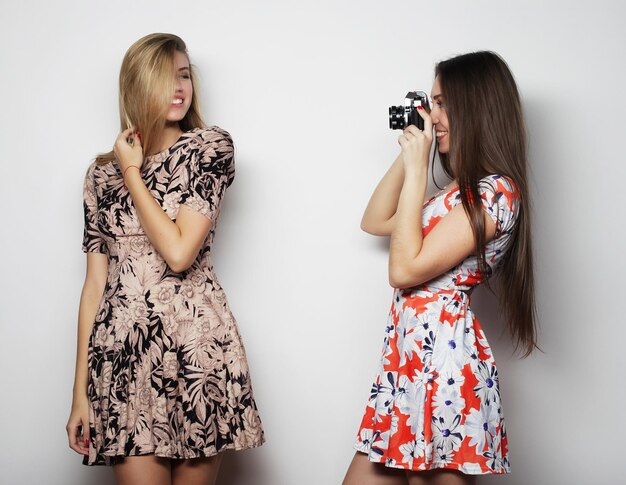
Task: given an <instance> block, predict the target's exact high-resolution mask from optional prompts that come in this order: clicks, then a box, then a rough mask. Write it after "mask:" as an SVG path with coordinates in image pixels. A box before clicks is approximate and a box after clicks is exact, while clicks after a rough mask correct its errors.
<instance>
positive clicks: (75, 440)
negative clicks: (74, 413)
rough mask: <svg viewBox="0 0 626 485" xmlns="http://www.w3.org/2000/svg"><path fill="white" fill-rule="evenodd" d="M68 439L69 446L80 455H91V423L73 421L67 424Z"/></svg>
mask: <svg viewBox="0 0 626 485" xmlns="http://www.w3.org/2000/svg"><path fill="white" fill-rule="evenodd" d="M66 430H67V438H68V442H69V446H70V448H71V449H73V450H74V451H75V452H76V453H78V454H80V455H88V454H89V441H88V440H89V421H87V422H86V423H85V422H84V419H79V420H77V421H71V420H70V422H69V423H68V424H67V427H66Z"/></svg>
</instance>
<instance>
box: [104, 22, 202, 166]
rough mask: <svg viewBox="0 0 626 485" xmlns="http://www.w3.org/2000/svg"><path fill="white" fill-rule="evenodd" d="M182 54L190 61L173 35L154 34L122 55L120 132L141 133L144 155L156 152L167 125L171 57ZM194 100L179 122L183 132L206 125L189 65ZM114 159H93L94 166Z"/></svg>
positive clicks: (109, 155)
mask: <svg viewBox="0 0 626 485" xmlns="http://www.w3.org/2000/svg"><path fill="white" fill-rule="evenodd" d="M176 52H182V53H183V54H185V55H186V56H187V58H189V55H188V53H187V46H186V45H185V42H184V41H183V40H182V39H181V38H180V37H178V36H176V35H173V34H162V33H155V34H150V35H147V36H145V37H142V38H141V39H139V40H138V41H137V42H135V43H134V44H133V45H132V46H130V48H129V49H128V51H127V52H126V55H125V56H124V60H123V61H122V67H121V69H120V77H119V110H120V131H124V130H126V129H127V128H131V127H133V128H135V129H136V130H137V131H139V132H141V141H142V145H143V150H144V153H145V154H146V155H152V154H154V153H155V152H156V151H157V150H158V142H159V140H158V138H159V136H160V135H161V133H162V131H163V129H164V128H165V125H166V121H167V120H166V117H167V113H168V110H169V107H170V104H171V102H172V95H173V93H174V90H175V87H176V84H175V82H176V81H175V80H176V75H177V73H176V66H175V65H174V55H175V53H176ZM189 70H190V76H191V83H192V89H193V97H192V100H191V105H190V106H189V110H188V111H187V113H186V114H185V117H184V118H183V119H182V120H181V121H180V122H179V126H180V128H181V130H183V131H189V130H191V129H193V128H200V127H203V126H205V124H204V121H202V117H201V116H200V110H199V103H198V95H197V92H198V91H197V90H196V86H195V81H194V78H195V73H194V69H193V66H192V65H190V66H189ZM113 160H115V155H114V153H113V152H112V151H111V152H108V153H103V154H101V155H99V156H98V157H96V162H97V163H101V164H104V163H109V162H111V161H113Z"/></svg>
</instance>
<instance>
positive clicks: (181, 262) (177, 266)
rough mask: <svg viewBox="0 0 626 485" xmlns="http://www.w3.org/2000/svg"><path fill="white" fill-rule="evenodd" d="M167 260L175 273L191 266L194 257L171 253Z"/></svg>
mask: <svg viewBox="0 0 626 485" xmlns="http://www.w3.org/2000/svg"><path fill="white" fill-rule="evenodd" d="M165 262H166V263H167V265H168V266H169V268H170V269H171V270H172V271H173V272H174V273H183V272H184V271H187V270H188V269H189V268H190V267H191V265H192V264H193V262H194V258H191V257H189V256H185V255H182V254H179V255H171V256H170V257H169V258H167V259H166V260H165Z"/></svg>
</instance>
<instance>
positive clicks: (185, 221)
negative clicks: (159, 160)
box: [115, 130, 213, 273]
mask: <svg viewBox="0 0 626 485" xmlns="http://www.w3.org/2000/svg"><path fill="white" fill-rule="evenodd" d="M132 133H133V132H132V130H126V131H124V132H122V133H121V134H120V135H119V137H118V139H117V140H116V142H115V154H116V155H117V158H118V163H119V165H120V169H121V171H122V173H123V174H125V176H124V182H125V183H126V186H127V187H128V191H129V192H130V195H131V197H132V199H133V204H134V205H135V208H136V209H137V215H138V217H139V222H140V223H141V226H142V227H143V229H144V231H145V233H146V236H148V239H149V240H150V242H151V243H152V245H153V246H154V247H155V248H156V250H157V251H158V252H159V254H160V255H161V256H162V257H163V259H165V261H166V263H167V265H168V266H169V267H170V268H171V269H172V270H173V271H175V272H177V273H180V272H182V271H185V270H186V269H187V268H189V266H191V265H192V263H193V262H194V260H195V259H196V257H197V256H198V252H199V251H200V248H201V247H202V243H203V242H204V240H205V239H206V236H207V234H208V233H209V231H210V230H211V227H212V225H213V222H212V221H211V220H210V219H208V218H207V217H205V216H203V215H202V214H200V213H199V212H197V211H195V210H193V209H191V208H189V207H187V206H185V205H181V207H180V210H179V212H178V216H177V217H176V222H174V221H172V220H171V219H170V218H169V216H168V215H167V214H166V213H165V211H164V210H163V209H162V208H161V206H160V205H159V204H158V203H157V201H156V200H154V197H153V196H152V194H151V193H150V191H149V190H148V188H147V187H146V186H145V184H144V182H143V180H142V178H141V174H140V170H139V168H140V167H141V164H142V163H143V151H142V147H141V142H140V140H139V139H138V138H137V137H135V139H134V142H133V144H132V145H130V144H129V143H128V142H127V141H126V140H127V138H128V137H129V136H131V135H132ZM127 169H128V170H127Z"/></svg>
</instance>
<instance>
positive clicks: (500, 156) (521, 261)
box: [435, 51, 537, 357]
mask: <svg viewBox="0 0 626 485" xmlns="http://www.w3.org/2000/svg"><path fill="white" fill-rule="evenodd" d="M435 75H436V76H437V77H438V78H439V83H440V86H441V90H442V93H443V96H444V99H445V105H446V110H447V113H448V123H449V127H448V131H449V133H450V135H449V137H450V149H449V153H447V154H444V153H440V154H439V157H440V159H441V164H442V167H443V170H444V172H445V173H446V175H448V176H449V177H450V178H456V179H457V181H458V183H459V191H460V194H461V202H462V204H463V208H464V209H465V212H466V213H467V215H468V217H469V219H470V224H471V227H472V232H473V234H474V240H475V242H476V247H477V255H478V267H479V270H480V272H481V273H482V274H485V275H488V274H489V272H488V267H487V262H486V258H485V224H484V214H483V210H482V207H481V201H480V195H479V192H478V183H479V181H480V179H481V178H482V177H484V176H486V175H488V174H499V175H503V176H506V177H508V178H510V179H511V180H513V182H514V183H515V185H516V186H517V189H518V191H519V196H520V211H519V216H518V219H517V224H516V227H515V229H514V232H513V234H512V236H511V237H512V240H511V246H510V247H509V250H508V252H507V254H506V255H505V256H504V259H503V261H502V266H501V275H500V278H499V282H500V285H501V288H500V292H499V293H500V295H499V296H500V302H501V305H502V306H503V308H504V315H505V317H506V320H507V324H508V327H509V330H510V332H511V335H512V337H513V341H514V344H515V348H516V349H517V350H520V351H521V353H522V355H523V356H524V357H526V356H528V355H529V354H530V353H531V352H532V351H533V350H534V349H535V348H536V347H537V328H536V308H535V293H534V276H533V254H532V244H531V234H530V201H529V198H528V178H527V156H526V128H525V126H524V118H523V115H522V107H521V102H520V96H519V92H518V90H517V85H516V84H515V79H514V78H513V74H512V73H511V71H510V69H509V67H508V66H507V64H506V62H504V60H503V59H502V58H501V57H500V56H498V55H497V54H495V53H494V52H485V51H483V52H473V53H470V54H464V55H461V56H457V57H454V58H452V59H448V60H445V61H442V62H440V63H439V64H437V67H436V69H435Z"/></svg>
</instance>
